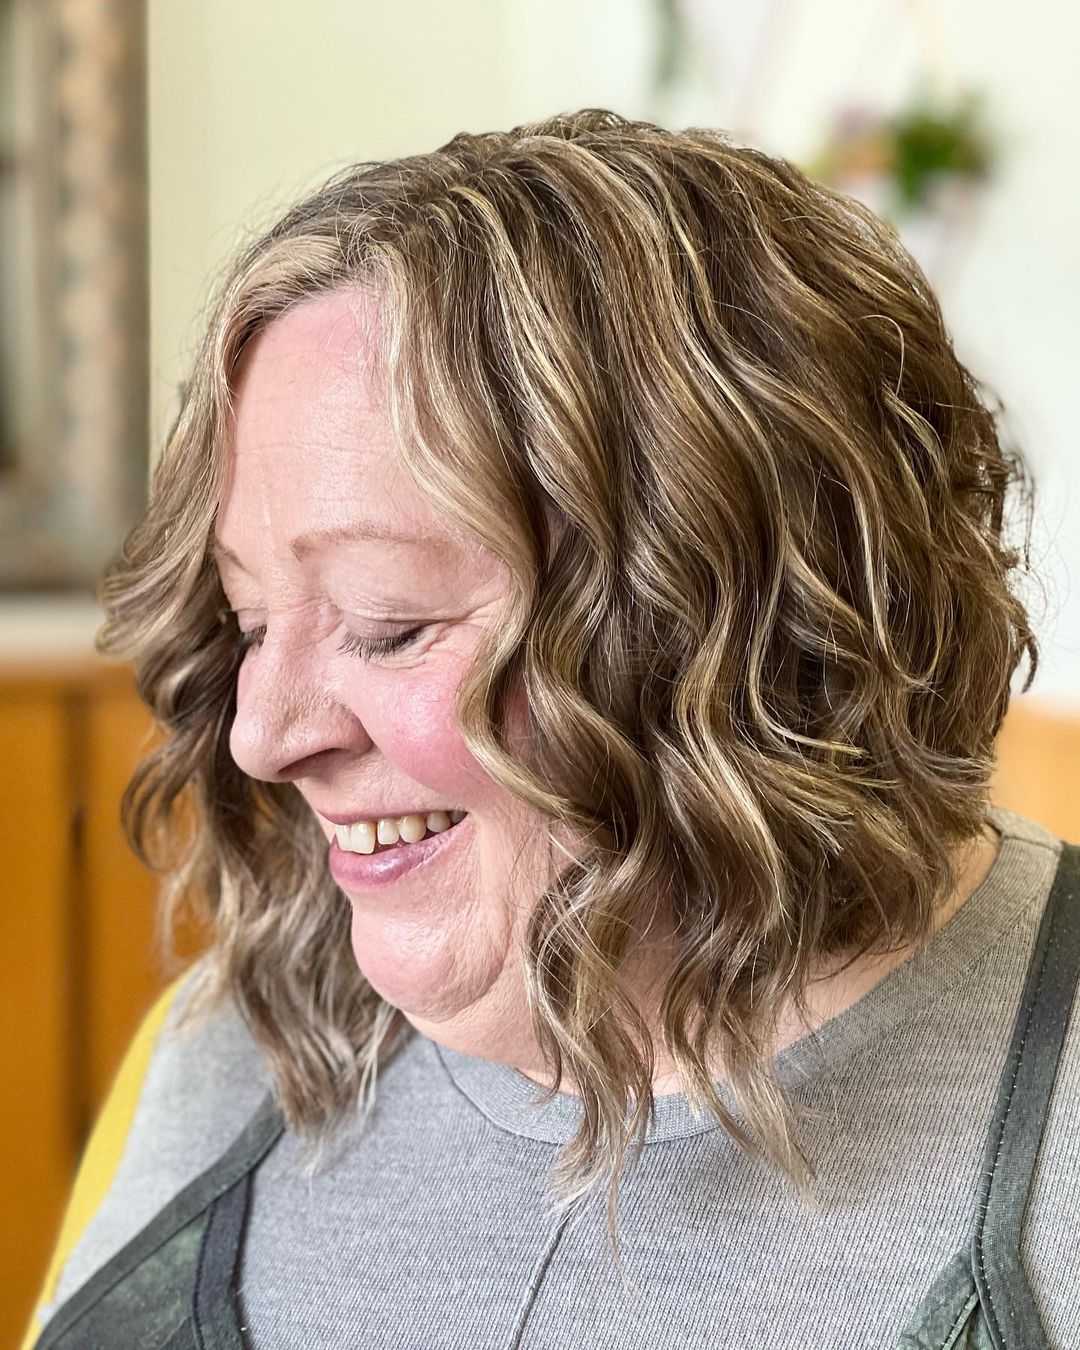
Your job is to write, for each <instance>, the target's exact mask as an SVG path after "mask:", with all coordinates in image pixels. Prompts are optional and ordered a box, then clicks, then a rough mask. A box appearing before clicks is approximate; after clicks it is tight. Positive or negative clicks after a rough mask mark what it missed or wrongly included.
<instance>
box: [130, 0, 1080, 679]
mask: <svg viewBox="0 0 1080 1350" xmlns="http://www.w3.org/2000/svg"><path fill="white" fill-rule="evenodd" d="M685 3H686V5H687V10H688V13H691V14H696V15H700V16H701V17H699V18H697V19H696V20H695V22H696V23H697V30H696V31H697V34H698V36H697V39H696V41H695V53H694V54H695V59H696V63H697V64H696V75H695V76H694V78H693V79H692V80H691V81H690V82H689V84H688V86H687V87H686V89H685V91H684V93H683V94H682V95H681V97H680V98H679V99H677V100H676V101H675V102H672V103H668V104H665V105H662V106H661V105H657V104H656V103H654V102H653V101H652V99H651V97H650V94H649V76H650V72H651V62H652V59H653V53H652V42H653V34H654V10H653V6H652V3H651V0H453V3H450V0H444V3H436V2H435V0H399V3H397V4H395V5H394V6H381V5H375V4H373V3H367V2H364V3H361V2H360V0H305V3H304V4H302V5H301V4H296V3H295V2H294V0H292V2H291V0H183V3H176V2H175V0H151V4H150V53H149V60H150V166H151V327H152V369H153V378H154V386H153V399H152V419H153V420H152V434H153V438H154V442H155V447H156V444H157V443H159V442H160V439H161V436H162V434H163V432H164V430H165V428H166V427H167V425H168V422H169V420H170V418H171V416H172V413H173V410H174V407H175V389H176V385H177V383H178V381H179V380H180V379H181V378H182V375H183V372H184V368H185V364H186V360H187V358H188V356H189V353H190V350H191V347H192V345H193V342H194V340H195V336H196V334H197V332H198V318H199V313H200V309H201V306H202V305H203V303H204V301H205V296H206V293H207V287H208V283H209V281H210V279H211V278H212V277H213V276H214V275H215V273H216V269H217V268H218V267H219V266H220V264H221V262H222V261H223V259H224V258H225V257H226V256H228V254H229V253H231V251H232V249H233V247H234V245H235V244H236V243H237V242H238V240H239V238H240V237H241V236H240V232H241V231H242V230H247V231H250V230H254V229H255V228H257V227H258V226H259V225H261V224H264V223H267V222H268V221H269V220H270V219H271V218H272V217H273V216H274V215H275V214H276V213H277V211H278V210H279V209H280V208H281V207H282V206H284V205H285V204H286V203H287V202H289V201H290V200H292V199H293V198H294V197H295V196H297V195H298V194H299V193H300V192H302V191H303V190H304V189H305V188H307V187H309V186H311V185H313V184H314V183H316V182H317V181H319V180H320V179H321V178H323V177H324V176H325V175H326V174H327V173H329V172H330V171H331V170H332V169H334V168H336V167H338V166H339V165H340V164H343V163H345V162H347V161H349V160H357V159H364V158H383V157H387V156H393V155H398V154H404V153H408V152H410V151H418V150H426V149H430V148H432V147H434V146H435V145H438V144H441V143H442V142H443V141H445V140H446V139H448V138H449V136H451V135H452V134H453V133H454V132H455V131H458V130H474V131H478V130H484V129H488V128H493V127H503V126H510V125H512V124H513V123H516V122H520V121H524V120H527V119H530V118H533V117H541V116H545V115H547V114H549V113H552V112H556V111H560V110H567V109H570V108H575V107H582V106H585V105H589V104H595V105H600V106H607V107H612V108H614V109H616V110H617V111H619V112H623V113H625V114H627V115H630V116H647V117H654V118H655V119H656V120H659V121H664V122H666V123H667V124H669V125H688V124H692V123H695V122H696V123H698V124H705V125H715V126H729V127H732V128H733V129H735V130H736V131H737V132H739V133H741V134H744V135H746V136H748V137H749V138H751V139H753V140H755V141H757V142H758V143H759V144H761V145H762V146H763V147H764V148H766V149H768V150H771V151H774V152H777V153H781V154H786V155H789V156H791V157H794V158H800V157H802V156H804V155H806V154H808V153H810V152H811V151H812V150H813V148H814V146H815V144H816V138H817V135H818V134H819V132H820V127H821V124H822V120H823V118H824V117H825V116H826V115H827V113H828V111H829V110H830V109H831V108H832V107H833V106H834V105H835V103H836V101H837V100H838V99H845V100H848V99H855V98H858V97H860V96H868V97H875V98H881V99H884V100H885V101H886V103H890V102H895V101H896V99H897V98H899V97H900V96H901V95H902V93H903V92H904V91H905V89H907V88H908V87H909V84H910V81H911V79H912V77H913V75H914V72H915V71H916V69H917V67H918V65H919V64H920V63H922V64H925V63H926V61H929V62H930V64H931V68H932V69H934V70H936V71H937V72H938V73H939V75H940V77H941V79H942V80H944V81H945V82H946V83H948V82H950V81H951V82H952V83H953V84H954V85H957V84H960V83H967V82H975V83H977V84H979V85H981V86H984V87H986V88H987V91H988V94H989V95H990V98H991V101H992V105H993V111H994V116H995V119H996V121H997V122H998V123H999V125H1000V127H1001V128H1002V130H1003V132H1004V134H1005V136H1006V146H1005V150H1006V158H1005V160H1004V163H1003V165H1002V168H1001V173H1000V177H999V179H998V181H997V183H996V185H995V186H994V188H993V190H992V191H991V193H990V194H989V195H988V197H987V199H986V201H985V203H984V206H983V210H982V215H981V219H980V222H979V225H978V229H977V232H976V235H975V237H974V238H973V240H972V241H971V244H970V247H969V248H968V249H967V251H966V253H965V255H964V257H963V258H962V266H961V267H960V269H959V271H958V273H957V274H956V275H955V276H954V278H953V279H952V280H951V281H950V282H948V283H945V282H942V284H941V299H942V303H943V306H944V308H945V313H946V318H947V319H948V321H949V323H950V326H951V328H952V330H953V332H954V336H955V339H956V344H957V348H958V350H959V352H960V354H961V356H962V357H963V358H964V359H965V360H966V361H967V362H968V363H969V364H970V365H971V366H972V368H973V369H974V371H975V373H976V374H977V375H979V376H980V377H982V378H985V379H987V380H988V381H989V382H990V384H991V385H992V386H993V387H994V388H995V389H996V390H997V392H998V393H999V394H1000V395H1001V397H1002V398H1003V399H1004V401H1005V404H1006V407H1007V409H1008V410H1009V424H1008V425H1009V428H1010V430H1011V431H1012V432H1013V433H1014V435H1015V436H1016V438H1017V439H1018V440H1019V442H1020V444H1021V446H1022V448H1023V449H1024V451H1025V453H1026V455H1027V457H1028V460H1029V462H1030V464H1031V466H1032V469H1033V472H1034V476H1035V481H1036V488H1037V491H1038V493H1039V518H1038V522H1037V528H1036V532H1035V535H1034V538H1033V563H1034V565H1035V566H1036V567H1037V568H1038V570H1039V572H1040V574H1041V577H1042V578H1043V583H1044V584H1043V592H1044V598H1043V596H1042V595H1041V594H1040V593H1039V592H1030V591H1028V592H1025V594H1026V595H1027V597H1028V598H1029V599H1031V601H1032V603H1033V605H1034V612H1035V615H1036V618H1037V621H1038V632H1039V635H1040V638H1041V640H1042V643H1043V648H1044V661H1043V664H1042V666H1041V668H1040V671H1039V675H1038V677H1037V680H1036V684H1035V686H1034V690H1033V695H1038V696H1039V697H1040V698H1042V699H1044V700H1046V701H1050V702H1057V703H1063V704H1070V705H1076V706H1080V529H1077V528H1075V525H1074V527H1073V529H1072V530H1071V531H1070V529H1069V527H1068V522H1069V519H1070V517H1071V518H1072V519H1073V520H1074V522H1075V521H1076V519H1077V518H1078V517H1080V445H1078V440H1077V436H1076V434H1075V431H1074V426H1073V423H1074V413H1073V388H1074V387H1075V385H1076V378H1075V375H1074V368H1075V366H1076V364H1077V359H1078V356H1080V343H1078V340H1077V316H1078V314H1080V258H1078V250H1077V246H1076V242H1075V241H1076V239H1077V237H1078V236H1080V175H1078V174H1077V172H1076V169H1077V165H1076V149H1075V147H1076V146H1077V144H1078V143H1080V99H1078V97H1077V89H1076V80H1075V75H1074V73H1073V70H1072V68H1071V54H1072V53H1073V52H1075V51H1076V50H1077V49H1078V47H1080V10H1077V9H1076V7H1074V6H1073V5H1072V3H1071V0H1044V3H1043V4H1042V5H1041V6H1039V7H1037V8H1033V7H1030V6H1027V7H1023V6H1016V5H1014V4H1008V3H1006V0H940V3H938V4H937V5H936V6H933V7H931V6H930V4H929V0H922V3H914V2H913V0H912V2H910V3H907V4H902V3H901V2H900V0H804V2H803V3H799V2H798V0H774V3H771V4H768V3H765V0H685ZM764 38H767V43H766V47H765V51H766V55H765V56H764V57H762V55H761V52H762V48H761V47H760V46H759V45H758V44H759V43H760V42H761V41H762V40H763V39H764ZM750 70H753V71H755V72H756V77H757V78H756V81H755V84H754V90H755V96H754V97H750V93H749V91H748V88H747V84H746V78H747V72H748V71H750Z"/></svg>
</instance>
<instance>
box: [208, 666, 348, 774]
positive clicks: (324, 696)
mask: <svg viewBox="0 0 1080 1350" xmlns="http://www.w3.org/2000/svg"><path fill="white" fill-rule="evenodd" d="M370 744H371V739H370V737H369V736H368V735H367V733H366V732H365V730H364V728H363V725H362V724H361V722H360V720H359V718H358V717H357V716H356V715H355V713H353V712H352V711H351V710H350V709H349V708H347V707H345V705H344V704H343V703H342V702H341V700H340V697H339V695H338V693H337V691H336V690H335V689H334V688H333V686H332V683H331V681H330V679H329V673H328V672H327V671H326V670H325V669H321V668H320V664H319V660H318V655H317V653H315V652H311V651H309V652H307V653H306V654H305V653H303V652H301V651H298V650H297V649H296V647H295V646H293V647H292V648H289V649H286V648H283V647H282V646H281V645H278V646H271V645H269V643H268V642H267V641H266V640H264V644H263V646H261V647H259V648H257V649H255V650H254V651H250V652H248V653H247V655H246V656H245V658H244V662H243V665H242V666H241V668H240V672H239V676H238V679H237V689H236V717H235V718H234V719H233V725H232V730H231V731H230V733H229V750H230V753H231V754H232V757H233V760H234V761H235V762H236V764H237V766H238V767H239V768H240V769H241V770H242V771H243V772H244V773H246V774H248V775H249V777H251V778H261V779H264V780H266V781H267V782H289V781H292V780H293V779H296V778H300V777H302V776H304V775H305V774H306V773H310V772H311V760H312V757H313V756H315V755H320V754H326V753H327V752H329V751H334V750H350V751H354V752H355V751H360V752H362V751H363V750H364V749H366V748H367V747H368V746H370Z"/></svg>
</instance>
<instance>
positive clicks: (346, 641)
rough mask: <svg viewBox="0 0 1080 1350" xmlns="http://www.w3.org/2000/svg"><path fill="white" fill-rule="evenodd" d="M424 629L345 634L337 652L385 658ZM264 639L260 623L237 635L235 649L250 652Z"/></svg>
mask: <svg viewBox="0 0 1080 1350" xmlns="http://www.w3.org/2000/svg"><path fill="white" fill-rule="evenodd" d="M425 628H426V625H425V624H420V625H419V626H418V627H416V628H410V629H408V630H407V631H406V632H404V633H394V634H392V635H391V636H389V637H361V636H360V634H359V633H346V634H345V636H344V638H342V640H341V643H340V645H339V646H338V651H339V652H342V653H345V654H346V655H349V656H358V657H359V658H360V659H361V661H370V660H371V659H372V658H373V657H376V656H387V655H389V654H390V653H391V652H397V651H401V650H402V648H404V647H407V646H408V645H409V643H411V642H415V641H416V639H417V638H418V637H419V636H420V634H421V633H423V632H424V630H425ZM265 637H266V624H264V623H261V624H259V625H258V626H257V627H256V628H249V629H248V630H247V631H246V632H242V633H240V634H238V637H237V647H238V648H239V649H240V651H241V652H247V651H250V650H252V649H253V648H256V647H261V646H262V642H263V639H264V638H265Z"/></svg>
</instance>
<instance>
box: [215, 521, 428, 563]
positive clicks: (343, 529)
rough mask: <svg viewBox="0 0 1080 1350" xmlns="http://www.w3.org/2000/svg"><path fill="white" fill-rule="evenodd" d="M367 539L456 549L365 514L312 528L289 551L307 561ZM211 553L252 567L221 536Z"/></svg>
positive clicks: (295, 541) (419, 546)
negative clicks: (333, 548) (322, 551)
mask: <svg viewBox="0 0 1080 1350" xmlns="http://www.w3.org/2000/svg"><path fill="white" fill-rule="evenodd" d="M364 539H378V540H381V541H383V542H384V543H394V544H406V545H411V546H413V547H417V548H424V549H427V550H429V551H432V552H449V551H452V550H453V548H454V545H453V544H452V543H451V541H450V540H449V539H444V538H443V537H442V536H440V535H436V534H431V533H428V532H427V531H424V530H420V531H409V530H397V529H394V528H393V527H391V526H389V525H387V524H386V523H385V522H384V521H380V520H376V519H374V518H373V517H365V518H363V519H361V520H355V521H350V523H349V524H347V525H335V526H328V527H327V528H325V529H321V530H312V531H310V532H309V533H307V534H302V535H298V536H297V537H296V538H295V539H293V540H291V541H290V544H289V552H290V553H291V554H292V556H293V557H294V558H295V559H296V561H297V562H303V560H304V559H305V558H306V557H307V556H308V555H309V554H311V553H313V552H314V551H315V550H316V549H317V548H320V547H325V546H328V545H331V544H342V543H355V542H357V541H358V540H364ZM211 552H212V553H213V555H214V557H215V558H216V559H218V560H221V559H227V560H228V561H229V562H230V563H232V564H233V566H234V567H237V568H239V570H240V571H241V572H247V570H248V569H247V568H246V567H245V566H244V564H243V562H241V560H240V559H239V558H238V557H237V555H236V554H235V553H234V552H233V551H232V549H231V548H229V546H228V544H225V543H222V541H221V540H220V539H214V541H213V543H212V545H211Z"/></svg>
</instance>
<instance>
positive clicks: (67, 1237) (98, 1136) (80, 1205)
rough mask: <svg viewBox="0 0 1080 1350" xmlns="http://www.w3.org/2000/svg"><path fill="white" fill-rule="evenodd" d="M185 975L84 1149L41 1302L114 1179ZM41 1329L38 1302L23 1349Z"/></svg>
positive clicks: (139, 1044)
mask: <svg viewBox="0 0 1080 1350" xmlns="http://www.w3.org/2000/svg"><path fill="white" fill-rule="evenodd" d="M185 974H186V972H185ZM183 979H184V975H179V976H178V977H177V978H176V979H175V980H173V982H172V984H170V985H169V986H168V987H167V988H166V990H165V991H164V993H162V994H161V996H160V997H159V998H158V1000H157V1002H156V1003H155V1004H154V1006H153V1007H152V1008H151V1009H150V1011H149V1012H148V1013H147V1014H146V1016H145V1017H144V1018H143V1021H142V1023H141V1024H140V1026H139V1029H138V1031H137V1032H136V1033H135V1036H134V1038H133V1039H132V1042H131V1044H130V1045H129V1047H128V1049H127V1053H126V1054H125V1056H124V1060H123V1063H122V1064H121V1065H120V1068H119V1070H118V1071H117V1074H116V1077H115V1079H114V1080H113V1085H112V1087H111V1089H110V1090H109V1095H108V1097H107V1098H106V1101H105V1105H104V1106H103V1107H102V1108H101V1111H100V1113H99V1115H98V1118H97V1121H96V1122H95V1124H94V1128H93V1131H92V1132H91V1134H90V1138H89V1140H88V1141H87V1144H86V1147H85V1148H84V1149H83V1153H82V1158H81V1160H80V1162H79V1170H78V1174H77V1175H76V1177H75V1184H74V1186H73V1187H72V1191H71V1196H70V1198H69V1199H68V1203H67V1208H66V1209H65V1211H64V1219H63V1223H62V1224H61V1227H60V1236H59V1238H58V1239H57V1242H56V1249H55V1251H54V1252H53V1255H52V1259H51V1261H50V1262H49V1269H48V1272H47V1273H46V1275H45V1282H44V1284H43V1286H42V1289H41V1293H40V1294H39V1296H38V1305H39V1306H40V1305H41V1304H42V1303H47V1302H49V1301H50V1300H51V1299H52V1298H53V1297H54V1295H55V1291H56V1283H57V1280H58V1279H59V1278H60V1272H61V1270H62V1269H63V1267H64V1262H65V1261H66V1260H67V1259H68V1257H69V1256H70V1255H71V1252H72V1250H73V1249H74V1247H75V1244H76V1243H77V1242H78V1240H79V1238H80V1237H81V1236H82V1234H83V1232H84V1231H85V1229H86V1226H87V1224H88V1223H89V1222H90V1220H91V1219H92V1218H93V1216H94V1214H95V1213H96V1212H97V1210H98V1208H99V1206H100V1205H101V1202H102V1201H103V1200H104V1199H105V1196H106V1194H107V1193H108V1190H109V1187H110V1186H111V1185H112V1183H113V1178H114V1177H115V1176H116V1169H117V1167H118V1166H119V1165H120V1159H121V1157H122V1156H123V1152H124V1145H125V1143H126V1142H127V1137H128V1131H129V1130H130V1129H131V1122H132V1121H133V1120H134V1118H135V1108H136V1106H137V1105H138V1101H139V1096H140V1094H141V1093H142V1086H143V1080H144V1078H145V1077H146V1070H147V1068H148V1067H149V1064H150V1056H151V1054H152V1053H153V1049H154V1045H155V1043H156V1042H157V1038H158V1032H159V1031H160V1030H161V1027H162V1024H163V1023H164V1021H165V1018H166V1015H167V1014H168V1011H169V1008H170V1007H171V1006H172V1001H173V999H174V998H175V996H176V992H177V990H178V989H179V987H180V984H181V982H182V981H183ZM41 1331H42V1328H41V1324H40V1322H39V1321H38V1316H37V1309H36V1308H35V1310H34V1313H33V1315H32V1316H31V1319H30V1326H29V1327H28V1328H27V1332H26V1337H25V1339H24V1340H23V1343H22V1347H21V1350H33V1346H34V1343H35V1341H36V1340H37V1338H38V1337H39V1336H40V1335H41Z"/></svg>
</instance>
